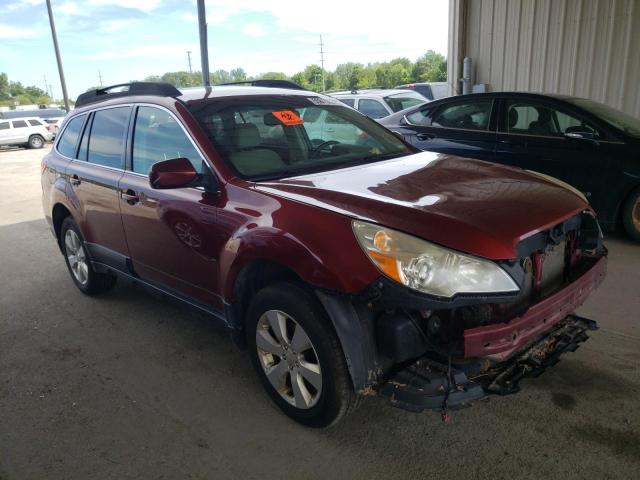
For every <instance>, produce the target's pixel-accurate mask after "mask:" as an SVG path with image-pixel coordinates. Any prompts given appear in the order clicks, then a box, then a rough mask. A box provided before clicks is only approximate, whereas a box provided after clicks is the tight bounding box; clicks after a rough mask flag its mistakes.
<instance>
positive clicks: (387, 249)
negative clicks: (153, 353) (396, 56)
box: [41, 82, 607, 427]
mask: <svg viewBox="0 0 640 480" xmlns="http://www.w3.org/2000/svg"><path fill="white" fill-rule="evenodd" d="M253 84H254V85H260V83H259V82H253ZM119 88H120V91H113V92H111V91H110V90H109V89H100V90H96V91H90V92H87V93H85V94H83V95H81V96H80V97H79V98H78V101H77V104H76V106H77V107H78V108H77V109H76V110H74V112H72V113H71V114H70V115H69V117H68V118H67V119H66V120H65V122H64V124H63V126H62V129H61V133H60V135H59V138H58V139H57V141H56V143H55V145H54V148H53V149H52V150H51V152H50V153H49V154H48V155H46V156H45V157H44V159H43V162H42V178H41V182H42V192H43V207H44V213H45V216H46V219H47V221H48V223H49V225H50V227H51V231H52V233H53V235H54V237H55V241H56V242H57V244H58V246H59V248H60V251H61V253H62V254H63V258H64V261H65V262H66V265H67V268H68V270H69V274H70V276H71V279H72V281H73V282H74V283H75V285H76V286H77V287H78V289H79V290H80V291H82V292H84V293H86V294H88V295H93V294H98V293H100V292H104V291H106V290H108V289H110V288H112V287H113V286H114V284H115V282H116V278H117V277H124V278H127V279H132V280H134V281H136V282H139V283H142V284H143V285H146V286H147V287H148V288H152V289H155V290H158V291H161V292H164V293H166V294H168V295H171V296H172V297H173V298H177V299H181V300H183V301H185V302H186V303H188V304H190V305H192V306H195V307H197V308H199V309H200V310H203V311H205V312H208V313H209V314H210V315H211V317H212V319H216V320H217V321H219V322H220V324H221V325H223V326H225V327H226V328H227V329H228V331H229V332H230V334H231V336H232V338H234V339H235V340H236V342H237V343H238V345H239V346H241V347H243V348H247V349H248V351H249V355H250V357H251V360H252V362H253V364H254V367H255V370H256V373H257V374H258V376H259V378H260V380H261V382H262V384H263V385H264V387H265V389H266V391H267V392H268V394H269V395H270V396H271V398H272V399H273V401H274V402H275V403H276V404H277V405H278V406H279V407H280V408H281V409H282V411H283V412H284V413H286V414H287V415H289V416H290V417H291V418H293V419H295V420H297V421H298V422H301V423H303V424H305V425H310V426H315V427H321V426H326V425H329V424H332V423H335V422H336V421H338V419H340V418H341V417H342V416H344V415H345V414H347V413H349V412H350V411H351V410H353V409H354V408H356V406H357V405H358V403H359V402H360V401H361V400H362V399H363V398H365V397H366V396H368V395H372V394H375V393H376V392H378V393H379V394H381V395H384V396H386V397H387V398H388V399H389V401H390V403H391V404H393V405H395V406H397V407H401V408H406V409H408V410H412V411H421V410H424V409H435V410H445V411H446V409H447V408H449V407H461V406H465V405H468V404H469V402H472V401H474V400H477V399H479V398H481V397H483V396H485V395H487V394H488V393H491V392H497V393H502V394H505V393H515V392H516V391H517V390H518V381H519V380H520V378H522V377H524V376H526V375H527V374H531V375H538V374H540V373H541V372H542V370H544V369H545V368H546V367H548V366H552V365H553V364H555V363H556V362H557V361H558V357H559V356H560V355H561V354H563V353H564V352H566V351H573V350H575V349H576V348H577V347H578V346H579V345H580V344H581V343H582V342H584V341H586V340H587V338H588V336H587V335H586V332H587V331H589V330H593V329H595V328H597V327H596V323H595V322H593V321H591V320H587V319H585V318H582V317H578V316H574V315H572V312H573V311H574V310H575V308H577V307H578V306H579V305H580V304H582V303H583V302H584V301H585V300H586V298H587V297H588V296H589V294H590V293H591V292H592V291H593V290H594V289H595V288H596V287H597V286H598V285H599V284H600V282H602V280H603V278H604V275H605V272H606V263H607V259H606V249H605V248H604V247H603V245H602V236H601V233H600V230H599V227H598V222H597V220H596V217H595V214H594V212H593V210H592V208H591V207H590V206H589V204H588V202H587V201H586V199H585V198H584V196H583V195H581V194H580V193H578V192H577V191H576V190H575V189H572V188H570V187H567V186H566V185H565V184H563V183H559V182H558V181H556V180H553V179H550V178H549V177H547V176H545V175H541V174H537V173H531V172H526V171H524V170H522V169H517V168H511V167H507V166H502V165H496V164H491V163H487V162H482V161H477V160H472V159H467V158H460V157H456V156H445V155H440V154H438V153H433V152H420V151H419V150H418V149H417V148H415V147H413V146H411V145H410V144H409V143H407V142H405V141H403V140H401V139H400V138H398V137H397V136H396V135H393V134H392V133H391V132H390V131H389V130H387V129H386V128H383V127H382V126H381V125H380V124H378V123H376V122H374V121H372V120H371V119H369V118H367V117H365V116H363V115H361V114H360V113H358V112H357V111H355V110H354V109H353V108H349V107H347V106H346V105H344V104H343V103H341V102H339V101H338V100H336V99H335V98H331V97H328V96H325V95H321V94H316V93H313V92H309V91H304V90H300V89H291V88H289V89H283V88H264V87H261V86H253V87H240V86H224V87H212V88H207V89H201V88H198V89H185V90H183V91H180V90H177V89H175V88H174V87H172V86H170V85H166V84H156V83H146V84H136V83H133V84H131V85H130V86H129V87H128V90H126V89H125V90H122V86H120V87H119ZM403 95H404V94H403ZM354 100H355V102H354V105H355V106H357V105H358V99H354ZM427 105H430V104H427ZM469 115H470V116H471V118H472V120H471V121H473V122H478V123H482V122H485V123H486V122H489V124H491V121H492V119H493V113H492V112H489V113H485V114H484V115H486V116H487V118H483V114H482V112H476V113H471V112H469ZM446 117H447V118H446V120H444V121H445V123H446V122H453V123H454V124H456V125H458V124H459V122H462V120H457V119H456V118H457V115H447V116H446ZM464 122H468V120H464ZM337 124H340V125H343V126H345V128H343V129H341V130H340V134H339V135H338V131H337V130H336V129H335V128H334V126H335V125H337ZM532 365H535V368H533V367H532ZM211 381H215V379H211Z"/></svg>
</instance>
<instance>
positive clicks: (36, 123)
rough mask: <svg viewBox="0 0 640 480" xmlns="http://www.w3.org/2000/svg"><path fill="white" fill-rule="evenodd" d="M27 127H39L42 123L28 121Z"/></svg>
mask: <svg viewBox="0 0 640 480" xmlns="http://www.w3.org/2000/svg"><path fill="white" fill-rule="evenodd" d="M29 125H31V126H32V127H41V126H42V122H41V121H40V120H29Z"/></svg>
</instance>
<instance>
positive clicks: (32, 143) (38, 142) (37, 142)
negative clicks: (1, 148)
mask: <svg viewBox="0 0 640 480" xmlns="http://www.w3.org/2000/svg"><path fill="white" fill-rule="evenodd" d="M27 145H28V146H29V148H42V147H44V138H42V137H41V136H40V135H31V136H30V137H29V143H28V144H27Z"/></svg>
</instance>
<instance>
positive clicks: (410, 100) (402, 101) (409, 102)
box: [384, 92, 426, 112]
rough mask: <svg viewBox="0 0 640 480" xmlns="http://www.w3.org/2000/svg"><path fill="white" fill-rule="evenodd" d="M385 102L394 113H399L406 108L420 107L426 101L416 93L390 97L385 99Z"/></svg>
mask: <svg viewBox="0 0 640 480" xmlns="http://www.w3.org/2000/svg"><path fill="white" fill-rule="evenodd" d="M412 93H413V92H412ZM384 100H385V102H387V105H389V106H390V107H391V110H393V111H394V112H399V111H400V110H404V109H405V108H410V107H415V106H416V105H420V104H421V103H424V102H425V100H426V99H425V98H424V97H423V96H422V95H420V94H419V93H415V94H413V95H404V94H399V95H390V96H388V97H384Z"/></svg>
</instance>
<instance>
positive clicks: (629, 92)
mask: <svg viewBox="0 0 640 480" xmlns="http://www.w3.org/2000/svg"><path fill="white" fill-rule="evenodd" d="M450 2H451V4H450V22H449V25H450V32H449V36H450V41H449V56H450V58H451V60H452V61H453V64H452V65H450V66H449V74H450V78H460V76H461V66H460V61H461V59H462V58H464V57H465V56H468V57H471V58H472V59H473V61H474V63H475V79H474V80H475V83H488V84H489V90H490V91H500V90H520V91H536V92H548V93H563V94H569V95H575V96H579V97H586V98H591V99H593V100H597V101H600V102H603V103H606V104H608V105H611V106H613V107H615V108H619V109H620V110H623V111H625V112H627V113H630V114H632V115H634V116H636V117H640V0H450ZM456 28H458V29H460V30H459V31H456Z"/></svg>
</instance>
